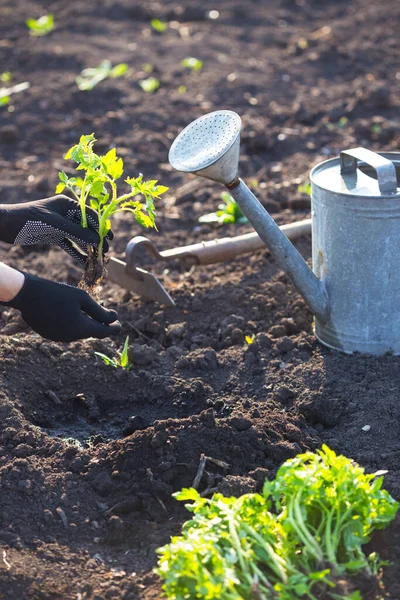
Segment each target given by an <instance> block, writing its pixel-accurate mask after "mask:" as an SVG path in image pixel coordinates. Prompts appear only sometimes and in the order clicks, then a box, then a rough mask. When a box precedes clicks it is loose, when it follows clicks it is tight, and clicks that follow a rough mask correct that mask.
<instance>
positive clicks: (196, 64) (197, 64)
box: [181, 56, 203, 71]
mask: <svg viewBox="0 0 400 600" xmlns="http://www.w3.org/2000/svg"><path fill="white" fill-rule="evenodd" d="M181 65H182V66H183V67H185V69H190V70H191V71H201V69H202V68H203V61H202V60H200V59H199V58H194V57H193V56H187V57H186V58H184V59H183V60H182V61H181Z"/></svg>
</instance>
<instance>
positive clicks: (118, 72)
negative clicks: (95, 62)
mask: <svg viewBox="0 0 400 600" xmlns="http://www.w3.org/2000/svg"><path fill="white" fill-rule="evenodd" d="M128 68H129V67H128V65H127V64H126V63H119V64H118V65H115V67H113V66H112V65H111V62H110V61H109V60H103V62H101V63H100V64H99V66H98V67H94V68H89V69H83V71H81V74H80V75H78V76H77V77H76V79H75V81H76V84H77V86H78V88H79V89H80V90H82V91H87V90H92V89H93V88H94V87H96V85H97V84H98V83H100V81H103V80H104V79H107V78H108V77H111V78H112V79H116V78H117V77H122V75H125V73H126V72H127V71H128Z"/></svg>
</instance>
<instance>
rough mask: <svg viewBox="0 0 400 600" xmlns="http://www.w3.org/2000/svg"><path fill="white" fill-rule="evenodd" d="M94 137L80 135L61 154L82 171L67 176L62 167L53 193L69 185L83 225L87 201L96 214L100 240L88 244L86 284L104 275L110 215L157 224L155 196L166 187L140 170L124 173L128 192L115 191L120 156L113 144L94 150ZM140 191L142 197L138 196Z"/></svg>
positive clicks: (118, 175)
mask: <svg viewBox="0 0 400 600" xmlns="http://www.w3.org/2000/svg"><path fill="white" fill-rule="evenodd" d="M95 141H96V138H95V137H94V134H90V135H82V136H81V138H80V140H79V143H78V144H75V146H72V148H70V149H69V150H68V152H67V153H66V155H65V156H64V158H65V159H67V160H68V159H71V160H73V161H75V162H76V163H77V164H78V166H77V167H76V168H77V170H78V171H83V172H84V177H68V175H67V174H66V173H64V171H61V172H60V173H59V174H58V176H59V179H60V183H59V184H58V185H57V187H56V194H61V193H62V192H63V191H64V190H65V189H68V190H70V192H71V193H72V194H73V195H74V196H75V198H76V199H77V200H78V202H79V206H80V209H81V215H82V218H81V225H82V227H87V226H88V220H87V211H86V205H87V203H89V204H90V207H91V208H92V209H93V210H94V211H95V212H96V214H97V217H98V233H99V236H100V242H99V244H98V246H97V247H96V248H94V247H89V250H88V260H87V261H86V266H85V283H86V285H87V286H88V287H89V288H93V287H94V286H95V285H96V284H97V283H98V282H99V281H100V280H101V278H102V277H103V275H104V259H103V244H104V239H105V237H106V235H107V233H108V232H109V231H110V228H111V222H110V219H111V217H112V216H113V215H115V214H116V213H120V212H130V213H132V214H133V215H134V217H135V219H136V221H137V222H138V223H139V224H140V225H142V226H143V227H154V228H156V224H155V207H154V200H156V199H158V198H160V196H161V194H164V192H166V191H167V190H168V188H167V187H165V186H163V185H157V183H158V182H157V180H151V181H144V180H143V175H142V174H140V175H139V176H138V177H126V178H125V182H126V183H127V184H128V186H129V188H130V189H129V191H128V192H127V193H124V194H121V195H118V190H117V183H116V181H117V180H118V179H120V177H122V175H123V172H124V163H123V161H122V158H118V157H117V151H116V149H115V148H112V150H110V151H109V152H107V154H105V155H104V156H99V155H98V154H95V152H94V150H93V145H94V143H95ZM139 195H141V196H142V198H143V199H144V200H143V199H142V198H141V199H138V198H137V197H138V196H139Z"/></svg>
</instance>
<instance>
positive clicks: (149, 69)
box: [142, 63, 154, 75]
mask: <svg viewBox="0 0 400 600" xmlns="http://www.w3.org/2000/svg"><path fill="white" fill-rule="evenodd" d="M142 69H143V71H144V72H145V73H148V74H149V75H150V73H152V72H153V70H154V67H153V65H152V64H151V63H144V64H143V65H142Z"/></svg>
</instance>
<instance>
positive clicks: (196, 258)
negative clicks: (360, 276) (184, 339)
mask: <svg viewBox="0 0 400 600" xmlns="http://www.w3.org/2000/svg"><path fill="white" fill-rule="evenodd" d="M280 229H281V231H282V232H283V233H284V234H285V235H286V236H287V237H288V238H289V239H291V240H294V239H296V238H298V237H300V236H302V235H305V234H307V233H310V232H311V219H305V220H303V221H298V222H297V223H290V224H288V225H282V226H281V227H280ZM264 247H265V244H264V242H263V241H262V239H261V238H260V237H259V235H258V234H257V233H256V232H252V233H246V234H244V235H238V236H236V237H225V238H220V239H216V240H210V241H207V242H199V243H197V244H192V245H190V246H181V247H179V248H172V249H170V250H162V251H161V252H160V251H159V250H158V249H157V247H156V245H155V244H154V243H153V242H152V241H151V240H149V239H148V238H146V237H144V236H141V235H139V236H136V237H134V238H132V239H131V240H130V241H129V242H128V244H127V246H126V250H125V256H126V262H124V261H122V260H119V259H118V258H114V257H111V258H110V260H109V262H108V263H107V271H108V277H109V278H110V279H111V281H113V282H114V283H117V284H118V285H120V286H122V287H124V288H126V289H127V290H130V291H131V292H134V293H135V294H138V295H139V296H143V297H145V298H149V299H150V300H156V301H157V302H159V303H160V304H164V305H166V306H174V305H175V302H174V301H173V300H172V298H171V296H170V295H169V294H168V292H167V290H166V289H165V287H164V286H163V285H162V283H161V282H160V281H159V279H158V278H157V277H156V276H155V275H153V274H152V273H149V272H148V271H145V270H144V269H141V268H140V267H138V266H137V254H138V250H139V249H140V248H144V249H146V250H148V251H149V252H150V253H151V254H152V256H153V257H154V258H156V259H157V260H164V261H165V260H171V259H174V258H177V259H180V260H184V261H185V263H186V264H189V265H211V264H214V263H218V262H222V261H225V260H231V259H233V258H235V257H236V256H239V255H240V254H245V253H248V252H254V251H256V250H260V249H261V248H264Z"/></svg>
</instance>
